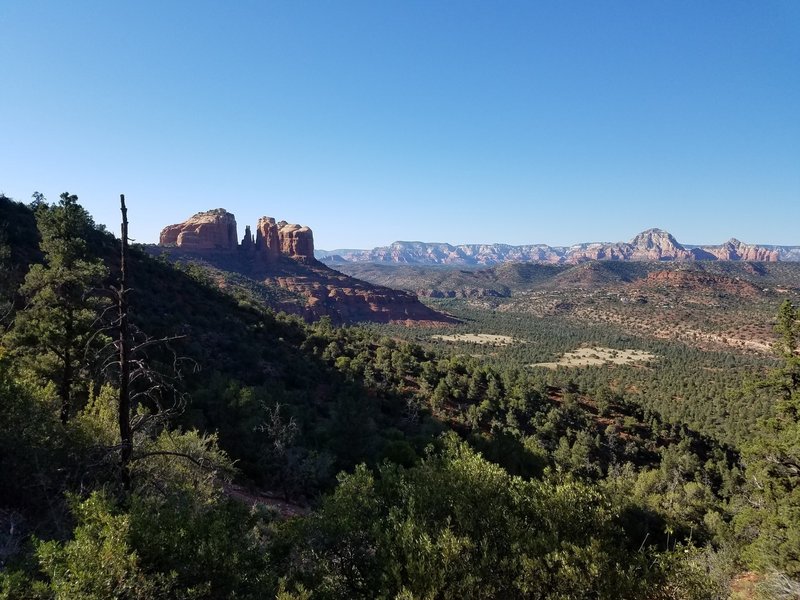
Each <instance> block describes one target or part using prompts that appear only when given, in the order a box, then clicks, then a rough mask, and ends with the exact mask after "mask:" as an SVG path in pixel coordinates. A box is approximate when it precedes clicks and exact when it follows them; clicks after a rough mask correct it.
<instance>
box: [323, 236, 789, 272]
mask: <svg viewBox="0 0 800 600" xmlns="http://www.w3.org/2000/svg"><path fill="white" fill-rule="evenodd" d="M798 251H800V247H797V246H766V245H753V244H745V243H743V242H740V241H739V240H737V239H735V238H731V239H730V240H728V241H727V242H725V243H724V244H719V245H708V246H691V245H686V246H684V245H682V244H680V243H679V242H678V241H677V240H676V239H675V238H674V237H673V236H672V235H671V234H670V233H668V232H666V231H663V230H661V229H648V230H646V231H643V232H641V233H640V234H638V235H636V236H635V237H634V238H633V239H632V240H631V241H630V242H592V243H582V244H575V245H573V246H548V245H545V244H531V245H523V246H511V245H508V244H462V245H458V246H454V245H451V244H445V243H425V242H394V243H393V244H391V245H389V246H384V247H379V248H373V249H372V250H333V251H330V252H327V251H320V252H318V253H317V257H318V258H319V259H320V260H323V261H325V262H327V263H329V264H340V263H345V262H369V263H388V264H409V265H453V266H455V265H462V266H465V265H484V266H491V265H496V264H500V263H505V262H537V263H544V264H576V263H580V262H584V261H587V260H610V261H642V260H643V261H648V260H656V261H760V262H776V261H779V260H782V261H794V260H797V256H798Z"/></svg>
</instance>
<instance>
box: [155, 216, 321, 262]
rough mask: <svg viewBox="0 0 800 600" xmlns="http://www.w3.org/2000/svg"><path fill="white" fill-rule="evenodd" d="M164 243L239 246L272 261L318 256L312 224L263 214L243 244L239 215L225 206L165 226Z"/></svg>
mask: <svg viewBox="0 0 800 600" xmlns="http://www.w3.org/2000/svg"><path fill="white" fill-rule="evenodd" d="M158 243H159V245H160V246H174V247H177V248H180V249H181V250H183V251H188V252H208V251H215V250H225V251H228V250H236V249H237V248H238V249H240V250H241V251H243V252H246V253H248V254H249V253H253V254H254V255H255V256H256V257H258V258H259V259H260V260H261V261H262V262H266V263H272V262H275V261H277V260H278V259H279V258H280V257H282V256H283V257H287V258H293V259H295V260H299V261H303V262H316V261H315V259H314V234H313V232H312V231H311V229H310V228H309V227H306V226H304V225H294V224H292V223H287V222H286V221H281V222H279V223H276V222H275V219H273V218H272V217H261V218H260V219H259V220H258V225H256V235H255V239H254V238H253V235H252V233H251V231H250V226H249V225H248V226H247V227H245V232H244V237H243V238H242V243H241V245H240V244H238V242H237V236H236V218H235V217H234V216H233V214H231V213H229V212H228V211H226V210H225V209H223V208H217V209H214V210H209V211H207V212H201V213H197V214H196V215H194V216H193V217H191V218H190V219H188V220H187V221H184V222H183V223H178V224H177V225H169V226H167V227H165V228H164V229H162V230H161V236H160V237H159V242H158Z"/></svg>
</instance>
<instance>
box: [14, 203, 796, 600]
mask: <svg viewBox="0 0 800 600" xmlns="http://www.w3.org/2000/svg"><path fill="white" fill-rule="evenodd" d="M65 197H66V198H64V197H62V202H61V203H59V204H54V205H46V204H42V205H39V206H38V207H37V208H36V212H35V215H34V213H33V212H32V211H31V209H30V208H28V207H24V206H22V205H19V204H16V203H13V202H10V201H8V200H7V199H5V198H0V224H3V225H4V226H7V230H8V232H9V233H8V234H7V235H6V236H5V237H4V238H3V242H2V244H1V245H0V246H2V247H0V250H3V251H0V261H1V262H2V265H1V266H2V267H3V269H4V272H6V270H7V271H8V272H12V273H17V274H19V275H25V274H26V273H27V275H25V278H26V284H25V285H24V286H19V285H18V284H17V283H12V282H13V281H21V278H20V277H18V278H17V279H16V280H10V279H4V280H3V281H4V285H3V286H2V288H0V292H2V294H3V297H2V298H0V300H4V299H8V300H10V301H11V303H12V312H11V313H10V314H9V315H6V319H5V320H4V321H3V323H4V326H5V328H6V329H7V334H6V335H4V336H3V340H2V347H3V352H2V353H0V400H2V402H3V407H4V410H3V411H0V455H2V457H3V466H4V468H3V470H2V472H0V525H2V530H0V531H2V536H3V538H2V541H3V544H2V549H3V553H2V554H0V567H2V570H0V592H2V594H4V595H5V596H6V597H10V598H17V597H25V598H37V599H45V598H47V599H50V598H53V599H55V598H59V597H71V595H72V597H74V596H76V595H79V596H81V597H87V598H92V599H94V598H97V600H99V599H100V598H104V597H108V596H109V593H110V594H111V596H112V597H113V595H114V594H116V593H117V591H118V590H129V591H130V594H128V595H129V596H130V597H138V598H147V599H150V598H158V597H165V596H166V597H176V598H184V597H186V598H188V597H193V598H208V599H212V598H231V599H232V598H253V599H255V598H263V597H275V596H278V597H282V598H297V599H299V598H309V597H314V598H331V599H333V598H341V597H348V598H365V599H366V598H371V597H375V596H384V597H403V596H402V594H405V595H406V597H437V596H443V597H450V596H456V595H460V596H474V595H475V594H476V593H477V592H478V591H481V593H483V592H484V591H486V590H490V596H494V597H523V598H524V597H530V598H541V597H549V596H551V595H552V592H553V590H560V592H559V594H560V595H561V596H562V597H570V598H596V597H599V598H609V599H610V598H641V597H642V595H643V590H644V592H645V593H644V595H645V596H646V597H659V596H660V595H663V593H666V592H668V591H674V590H678V591H679V592H680V594H681V595H684V596H685V595H688V594H695V596H696V597H709V596H708V594H706V591H707V590H714V593H715V594H718V595H721V594H723V593H724V590H725V589H727V587H726V586H727V585H728V581H729V578H730V576H731V574H732V573H734V572H736V570H737V569H742V568H745V567H750V565H755V564H756V563H755V561H748V562H738V561H737V562H734V563H730V564H727V563H723V562H722V561H721V560H720V559H719V558H717V554H716V548H718V547H721V545H727V546H726V547H727V548H729V551H730V552H738V550H739V549H740V548H744V549H749V548H753V550H752V551H753V552H756V551H760V550H761V547H760V546H758V540H755V541H754V540H752V539H751V538H749V537H748V532H749V531H751V530H752V527H753V526H754V523H755V524H761V526H762V527H767V526H768V525H769V526H772V525H770V524H769V523H768V522H766V521H763V519H762V517H761V514H760V513H755V514H752V515H750V517H749V520H748V521H746V522H744V523H741V524H739V523H738V522H735V520H734V514H735V513H736V507H737V506H740V505H741V504H742V503H743V502H744V500H743V497H742V496H740V495H738V494H739V492H738V490H741V489H746V493H748V494H757V493H759V492H758V490H757V489H752V488H750V487H747V481H748V478H747V476H746V475H747V474H748V473H746V472H745V471H744V470H743V469H745V468H756V467H758V466H759V465H761V464H762V463H759V462H758V461H757V460H756V459H754V458H753V457H752V456H751V457H750V458H751V460H753V462H751V463H749V465H755V467H753V466H748V467H745V465H744V464H743V463H742V462H740V458H739V449H738V448H735V447H732V446H729V445H725V444H721V443H719V442H718V441H717V440H715V439H713V438H712V437H709V436H704V435H700V434H699V433H697V432H696V431H694V430H692V428H690V427H688V426H686V425H685V424H682V423H676V422H667V421H666V420H665V419H662V417H661V416H660V415H659V413H658V412H657V411H654V410H652V409H650V408H645V407H643V406H641V405H639V404H637V403H636V402H632V401H630V400H628V399H627V398H626V395H627V391H626V390H625V389H624V388H621V389H611V388H605V389H602V390H601V389H591V390H590V389H584V388H582V387H581V386H579V385H577V384H576V382H575V381H574V380H573V379H572V378H571V377H568V376H567V377H564V376H563V374H562V373H559V372H551V371H550V370H548V369H543V368H540V369H521V368H517V367H516V366H513V365H511V364H505V365H501V364H493V363H490V362H488V361H484V360H482V359H481V358H480V357H478V356H474V355H473V354H474V353H472V352H455V353H454V352H442V353H439V352H434V351H432V350H431V349H429V348H426V347H423V346H421V345H418V344H414V343H408V342H405V341H402V340H401V339H399V338H398V337H397V336H392V337H387V336H380V335H375V333H374V331H373V330H372V329H369V328H363V327H334V326H332V324H331V321H330V319H322V320H320V321H319V322H317V323H315V324H312V325H308V324H305V323H304V322H302V321H301V320H300V319H298V318H295V317H292V316H287V315H284V314H275V313H274V312H273V311H272V310H270V309H268V308H266V306H265V305H264V303H263V302H261V301H258V299H257V298H256V297H255V296H254V295H253V294H252V293H250V292H248V291H247V290H245V289H244V288H243V287H240V286H220V281H219V280H218V279H217V277H218V276H219V272H220V271H219V270H218V269H219V268H220V267H223V266H225V265H224V264H221V265H219V266H217V267H214V268H213V269H210V270H209V269H206V268H205V267H203V266H202V264H201V263H200V262H195V261H193V262H192V263H191V264H186V263H181V264H178V263H177V262H176V263H172V262H170V261H168V260H163V259H157V258H154V257H152V256H151V255H150V254H149V252H145V251H143V250H141V249H138V250H137V249H132V250H131V252H130V255H129V257H128V259H129V260H128V263H127V270H128V273H129V275H130V279H129V287H130V288H131V291H130V293H129V295H128V299H129V302H130V309H129V312H130V317H131V319H132V324H133V326H134V330H135V336H136V339H138V340H139V341H140V342H141V343H142V348H144V349H145V351H144V352H142V353H139V354H136V355H135V361H136V363H135V364H136V367H137V368H136V369H134V371H133V372H132V378H131V379H130V383H131V384H132V385H133V390H134V391H135V392H137V393H143V394H144V396H142V397H143V398H144V400H141V401H139V402H138V403H137V405H135V406H134V407H133V408H132V410H131V411H130V413H129V415H128V416H129V417H130V419H131V422H132V423H133V424H134V426H135V428H136V436H135V438H134V443H133V447H132V460H131V462H129V463H124V462H121V461H122V460H123V459H122V458H121V456H122V450H123V448H122V447H121V445H120V438H119V433H118V429H117V424H118V421H119V417H120V415H122V414H123V412H122V411H119V410H118V407H119V406H121V405H120V404H118V403H117V400H116V399H117V397H118V392H119V390H118V389H117V383H118V381H119V379H118V378H117V376H118V375H119V369H117V368H115V367H114V366H113V365H114V364H115V363H114V362H113V361H111V362H109V361H108V357H107V356H103V355H102V352H101V353H100V354H98V355H97V356H95V354H94V353H92V352H86V351H84V352H76V353H72V354H71V358H67V360H70V361H72V364H73V365H74V368H72V369H70V371H69V374H68V375H67V374H66V372H65V371H63V370H61V369H59V368H57V367H58V361H59V360H61V355H59V354H58V353H57V352H54V351H53V350H52V348H51V347H49V346H47V345H45V344H44V342H45V341H46V340H47V339H51V337H50V336H51V333H49V332H44V333H43V334H42V335H40V336H28V335H26V333H25V332H26V331H27V329H26V328H29V327H31V326H36V327H38V324H39V323H51V324H54V323H57V322H58V319H60V318H62V317H63V315H67V317H66V318H70V317H69V313H60V312H57V311H56V309H57V308H58V306H59V305H60V304H59V303H60V302H67V303H73V306H75V307H76V308H77V309H78V310H79V312H80V314H81V315H83V316H85V317H87V318H85V319H83V320H81V321H76V322H75V323H76V324H77V325H79V326H81V327H87V328H88V330H87V333H88V334H90V335H88V336H87V337H86V338H82V339H83V341H81V342H80V344H81V345H83V344H86V346H85V348H89V347H90V345H91V344H93V343H94V341H97V342H103V343H100V344H99V346H98V350H101V349H102V348H107V349H108V348H111V349H113V348H114V344H112V343H111V338H109V339H108V340H105V341H104V340H103V339H101V338H102V337H103V336H105V335H109V336H110V335H116V334H118V333H119V331H120V326H119V323H118V322H117V320H116V311H113V310H107V307H108V306H110V305H108V304H106V302H107V300H108V298H109V297H110V296H109V294H108V293H107V292H108V291H109V290H110V287H109V286H111V285H116V284H117V281H118V277H119V268H120V263H119V259H118V256H119V252H120V244H119V241H118V240H116V239H114V237H113V236H111V235H109V234H107V233H105V232H103V231H100V230H98V229H97V228H95V227H94V226H93V223H92V222H91V218H90V217H89V216H88V215H86V214H85V212H82V209H81V208H80V207H79V206H78V205H77V204H76V203H75V202H76V200H77V199H75V200H72V199H71V198H74V197H69V196H68V195H65ZM12 217H13V218H14V219H15V220H14V221H13V222H12V221H11V219H12ZM131 218H135V211H132V213H131ZM12 223H13V225H12ZM53 225H57V227H53ZM37 229H38V231H37ZM293 231H296V230H294V229H293ZM179 235H180V234H179ZM190 237H191V236H190ZM218 239H221V240H223V243H228V242H225V240H228V241H229V240H230V236H228V237H220V238H218ZM55 242H57V243H55ZM12 243H13V246H12ZM190 244H194V245H195V246H197V244H198V240H197V239H193V241H192V242H190ZM37 246H38V249H37ZM215 246H216V242H215ZM294 249H295V250H296V249H297V246H294ZM5 250H8V252H6V251H5ZM196 250H197V248H195V251H194V252H190V254H191V255H192V256H195V257H196V256H197V253H196ZM205 250H206V249H204V250H203V251H205ZM210 250H211V252H210V253H209V254H206V255H204V256H205V259H208V258H209V257H211V259H210V260H211V261H213V260H220V261H224V260H225V259H223V258H218V259H215V258H214V256H215V255H216V253H217V250H219V249H218V248H216V247H214V248H213V249H210ZM170 251H171V252H176V253H178V254H179V253H180V250H179V249H171V250H170ZM225 252H226V251H225V250H224V249H223V252H222V253H221V254H219V256H227V257H228V259H229V260H230V259H231V254H225ZM234 252H238V250H235V251H234ZM172 258H175V259H177V256H173V257H172ZM233 260H238V259H233ZM288 260H293V259H291V258H289V259H288ZM69 261H71V263H70V262H69ZM281 262H282V261H280V260H279V261H278V263H279V264H280V263H281ZM67 265H69V266H67ZM92 266H95V267H97V266H102V267H103V269H104V270H101V269H94V270H91V269H90V267H92ZM29 267H30V268H29ZM83 272H85V273H86V274H87V276H88V274H90V273H92V272H93V273H96V274H97V275H98V276H100V277H101V278H102V280H101V281H99V284H98V285H94V284H92V285H88V284H86V285H84V286H83V287H78V288H77V289H76V285H77V283H78V282H80V281H81V280H80V277H82V276H83V275H81V273H83ZM565 272H566V271H564V270H563V269H562V268H560V267H557V268H554V272H552V273H551V272H549V271H546V270H542V269H540V268H538V267H537V268H533V267H525V268H522V269H510V270H509V271H507V272H506V271H503V270H501V278H503V279H504V280H505V281H509V282H511V281H517V285H523V282H525V281H535V280H540V279H541V280H542V282H546V281H551V280H552V279H553V278H554V277H559V276H561V275H563V274H564V273H565ZM464 276H465V277H466V276H468V274H464ZM62 277H67V278H68V281H70V284H69V285H67V286H65V285H61V283H59V282H61V281H64V280H62V279H60V278H62ZM37 278H38V279H37ZM640 279H641V278H640ZM646 280H647V279H646V278H645V279H644V280H643V281H646ZM37 281H45V282H46V281H52V282H53V283H54V284H56V285H53V286H50V284H46V285H44V287H38V288H37V286H36V285H34V284H36V283H37ZM86 281H88V279H87V280H86ZM9 283H11V285H9ZM37 285H40V284H37ZM37 290H39V291H37ZM40 291H44V293H45V294H44V296H42V295H40ZM76 292H77V293H76ZM50 294H55V296H50ZM54 298H55V299H57V300H58V301H57V302H56V301H53V300H54ZM512 298H513V296H512ZM42 299H44V300H46V301H45V302H41V300H42ZM104 307H106V308H104ZM75 314H77V313H75ZM34 317H35V318H34ZM89 317H95V318H89ZM59 327H60V326H59V325H55V326H54V329H53V328H51V329H50V331H54V330H58V329H59ZM95 327H99V329H96V330H94V331H93V328H95ZM371 327H377V326H376V325H373V326H371ZM381 327H390V325H381ZM398 329H401V328H400V327H398ZM402 329H403V330H406V331H411V330H409V329H408V328H402ZM452 329H453V327H449V328H445V329H444V330H445V331H448V332H450V330H452ZM37 331H44V330H37ZM414 331H417V332H419V331H422V330H420V329H419V328H417V329H414ZM56 338H58V336H55V337H53V338H52V339H54V340H55V339H56ZM93 340H94V341H93ZM158 340H162V341H158ZM59 343H65V342H64V340H63V339H61V341H60V342H59ZM98 361H99V362H98ZM103 365H105V367H104V366H103ZM109 368H110V370H108V369H109ZM140 374H141V375H142V376H141V377H140ZM67 376H69V377H70V379H69V385H67V386H64V385H61V383H63V378H64V377H67ZM150 377H153V379H152V381H154V382H156V384H157V385H156V386H155V388H149V387H147V386H148V385H149V384H148V383H147V381H150V379H148V378H150ZM556 380H559V381H556ZM62 392H65V393H68V394H69V395H70V398H71V404H69V405H67V412H66V414H64V413H62V416H63V417H65V418H63V419H59V413H58V410H57V409H56V407H57V405H58V397H59V394H61V393H62ZM145 392H147V393H146V394H145ZM759 468H760V467H759ZM126 474H127V475H126ZM337 474H338V476H337ZM32 481H33V482H35V485H31V482H32ZM234 483H235V484H236V485H235V486H234V485H233V484H234ZM276 497H277V498H279V499H280V501H281V502H278V501H277V500H276ZM475 507H480V509H479V510H476V508H475ZM767 510H771V508H770V509H767ZM279 511H283V512H279ZM280 514H291V515H293V517H292V518H290V519H288V520H285V519H284V518H282V517H280ZM769 514H771V513H769ZM532 524H535V525H532ZM783 527H784V526H783V524H782V523H777V524H776V525H774V529H775V531H776V532H778V533H777V534H776V535H783V533H781V532H783V531H784V529H782V528H783ZM30 534H35V535H36V536H37V538H38V539H39V540H45V541H42V542H34V541H29V540H30V537H29V536H30ZM454 548H455V549H456V550H457V552H455V554H453V552H454ZM770 552H771V556H773V557H774V559H775V560H780V561H783V562H782V563H780V564H781V565H783V564H788V565H789V566H787V567H781V568H784V569H787V570H788V569H790V568H791V565H790V563H788V562H787V561H788V559H786V558H785V556H788V555H789V554H787V553H788V551H784V549H782V548H781V547H779V546H776V547H775V548H773V549H772V550H771V551H770ZM420 557H422V559H423V560H422V562H420ZM442 561H445V562H442ZM709 561H716V562H715V563H714V564H715V565H716V566H717V567H718V568H719V569H720V572H719V573H718V572H717V571H713V572H709V570H708V569H707V568H706V567H705V566H704V565H706V564H708V562H709ZM715 568H716V567H715ZM476 574H477V575H476ZM109 582H111V583H109ZM109 586H112V587H109ZM109 589H111V592H109ZM65 590H66V591H65ZM120 593H121V592H120ZM125 593H128V592H127V591H126V592H125ZM310 594H312V595H310ZM409 594H410V595H409Z"/></svg>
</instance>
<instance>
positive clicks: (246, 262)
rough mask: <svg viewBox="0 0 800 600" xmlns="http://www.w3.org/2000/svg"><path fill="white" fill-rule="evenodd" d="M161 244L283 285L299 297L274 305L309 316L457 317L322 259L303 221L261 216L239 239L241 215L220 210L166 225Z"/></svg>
mask: <svg viewBox="0 0 800 600" xmlns="http://www.w3.org/2000/svg"><path fill="white" fill-rule="evenodd" d="M159 245H160V246H161V251H163V249H164V248H167V249H168V252H167V255H168V256H170V257H171V258H173V259H175V260H185V259H186V258H190V259H191V258H193V257H195V256H199V257H200V259H201V260H202V261H203V262H205V263H208V264H209V265H212V266H214V267H216V268H219V269H222V270H226V271H234V272H237V273H240V274H242V275H245V276H247V277H250V278H252V279H254V280H256V281H260V282H263V283H265V284H268V285H275V286H279V287H281V288H283V289H285V290H287V291H288V292H290V295H295V296H296V297H297V298H299V299H300V300H299V302H298V300H297V299H295V300H286V299H284V300H280V299H275V300H274V302H272V303H271V305H272V306H273V308H275V309H276V310H284V311H287V312H292V313H296V314H299V315H301V316H303V317H305V318H307V319H310V320H313V319H315V318H319V317H322V316H330V317H331V318H332V319H333V320H334V321H335V322H353V321H377V322H381V323H389V322H393V323H396V322H402V323H450V322H455V320H454V319H452V318H450V317H448V316H446V315H443V314H441V313H438V312H436V311H434V310H433V309H430V308H428V307H427V306H425V305H424V304H422V303H421V302H420V301H419V299H418V298H417V297H416V296H415V295H414V294H411V293H408V292H402V291H397V290H393V289H390V288H387V287H382V286H376V285H372V284H369V283H365V282H363V281H360V280H358V279H355V278H353V277H349V276H347V275H344V274H342V273H339V272H337V271H334V270H332V269H329V268H328V267H326V266H325V265H323V264H322V263H320V262H318V261H317V260H316V259H315V258H314V234H313V232H312V231H311V229H310V228H309V227H306V226H303V225H295V224H292V223H287V222H286V221H280V222H276V221H275V219H274V218H272V217H261V218H260V219H259V220H258V224H257V225H256V232H255V237H254V236H253V234H252V232H251V230H250V227H249V226H247V227H245V233H244V237H243V238H242V241H241V244H238V243H237V237H236V219H235V218H234V216H233V215H232V214H231V213H229V212H227V211H225V210H223V209H216V210H212V211H208V212H204V213H197V214H196V215H194V216H193V217H192V218H190V219H189V220H187V221H185V222H184V223H179V224H177V225H170V226H169V227H165V228H164V229H163V230H162V232H161V237H160V239H159ZM237 249H238V251H236V252H232V251H234V250H237ZM289 259H290V260H289Z"/></svg>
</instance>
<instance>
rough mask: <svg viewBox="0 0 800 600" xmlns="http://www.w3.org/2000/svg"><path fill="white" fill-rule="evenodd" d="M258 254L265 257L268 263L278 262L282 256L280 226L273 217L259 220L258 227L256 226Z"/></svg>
mask: <svg viewBox="0 0 800 600" xmlns="http://www.w3.org/2000/svg"><path fill="white" fill-rule="evenodd" d="M256 252H257V253H258V254H259V255H261V256H263V257H265V258H266V259H267V262H270V261H273V260H277V258H278V257H279V256H280V255H281V244H280V241H279V240H278V226H277V225H276V224H275V219H273V218H272V217H261V218H260V219H259V220H258V225H256Z"/></svg>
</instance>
